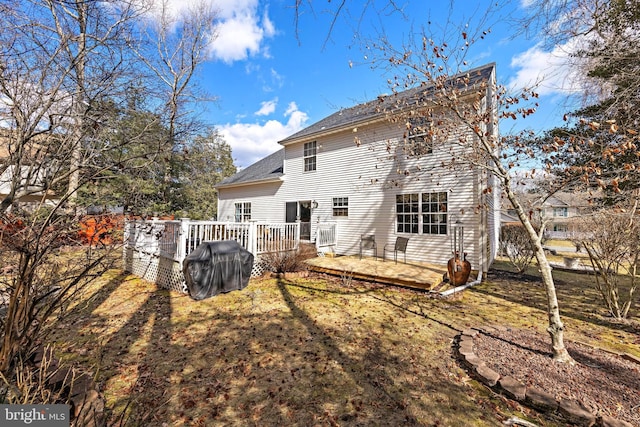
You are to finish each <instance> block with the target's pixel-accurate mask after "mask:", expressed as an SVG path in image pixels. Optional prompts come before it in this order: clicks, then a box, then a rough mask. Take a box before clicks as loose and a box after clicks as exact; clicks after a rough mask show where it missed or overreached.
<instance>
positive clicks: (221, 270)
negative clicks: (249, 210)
mask: <svg viewBox="0 0 640 427" xmlns="http://www.w3.org/2000/svg"><path fill="white" fill-rule="evenodd" d="M252 268H253V254H252V253H251V252H249V251H247V250H246V249H245V248H243V247H242V246H240V244H239V243H238V242H236V241H235V240H222V241H219V242H204V243H201V244H200V245H199V246H198V247H197V248H196V250H195V251H193V252H191V253H190V254H189V255H188V256H187V257H186V258H185V260H184V262H183V263H182V272H183V273H184V278H185V281H186V282H187V289H188V290H189V296H190V297H191V298H193V299H194V300H201V299H205V298H209V297H212V296H215V295H218V294H219V293H221V292H229V291H236V290H240V289H243V288H245V287H246V286H247V284H248V283H249V278H250V277H251V269H252Z"/></svg>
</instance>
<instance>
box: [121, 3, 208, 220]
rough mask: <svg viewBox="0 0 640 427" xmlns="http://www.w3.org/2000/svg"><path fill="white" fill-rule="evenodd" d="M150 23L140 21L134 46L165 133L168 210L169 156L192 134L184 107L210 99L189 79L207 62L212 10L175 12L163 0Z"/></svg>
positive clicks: (204, 6)
mask: <svg viewBox="0 0 640 427" xmlns="http://www.w3.org/2000/svg"><path fill="white" fill-rule="evenodd" d="M154 14H155V15H157V16H156V17H155V19H150V20H147V21H146V25H145V26H144V27H143V29H142V31H140V33H139V38H138V39H137V40H134V41H133V42H132V43H131V45H132V46H135V53H136V55H137V56H138V58H139V59H140V60H141V61H142V62H143V63H144V64H145V65H146V66H147V68H148V70H149V72H150V73H151V75H152V76H153V77H154V81H155V84H154V85H153V86H152V91H153V93H154V94H155V96H156V99H157V100H158V103H159V105H161V110H162V111H161V112H160V115H161V117H163V121H164V126H165V127H166V128H167V130H168V139H169V140H168V141H167V146H168V147H169V149H168V152H167V153H166V155H165V158H164V159H163V160H164V162H165V184H166V186H165V187H166V191H167V194H165V202H166V203H167V205H168V207H169V209H171V210H177V209H179V208H180V206H176V205H175V203H176V201H175V200H172V199H173V197H172V196H173V195H172V194H170V193H171V185H170V183H171V182H174V181H175V178H176V177H177V175H178V172H177V171H175V170H174V168H175V158H174V153H175V152H176V151H179V150H182V149H183V148H184V143H185V141H187V140H188V139H189V138H190V137H191V136H193V135H194V134H195V132H196V131H197V130H198V123H197V122H195V121H193V118H194V114H193V111H190V110H189V108H190V106H191V105H193V104H194V103H195V102H197V101H205V100H206V101H211V100H213V99H212V98H208V97H207V95H206V94H205V93H204V92H203V91H202V90H199V89H198V88H197V87H196V86H195V85H194V81H193V77H194V75H195V73H196V71H197V69H198V68H199V66H200V65H201V64H202V63H203V62H204V61H205V60H206V59H207V55H208V50H207V47H208V45H209V44H210V43H212V42H213V41H214V40H215V38H216V33H215V31H214V28H215V25H214V23H215V20H216V18H217V15H218V13H217V11H216V10H215V9H214V8H213V7H212V6H211V4H210V3H209V2H206V1H204V0H200V1H198V2H194V3H190V5H189V7H187V8H186V9H184V10H182V12H181V13H177V12H175V11H173V10H172V9H171V8H170V7H169V1H168V0H162V1H160V2H158V3H157V5H156V8H155V9H154Z"/></svg>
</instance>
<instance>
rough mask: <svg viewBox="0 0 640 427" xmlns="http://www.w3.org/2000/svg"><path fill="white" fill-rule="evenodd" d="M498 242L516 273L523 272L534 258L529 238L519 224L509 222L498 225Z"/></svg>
mask: <svg viewBox="0 0 640 427" xmlns="http://www.w3.org/2000/svg"><path fill="white" fill-rule="evenodd" d="M500 243H501V245H502V248H503V251H504V252H505V253H506V255H507V257H508V258H509V261H510V262H511V264H513V266H514V267H516V269H517V272H518V274H523V273H524V272H525V271H527V268H528V267H529V266H530V265H531V262H532V261H533V259H534V258H535V252H534V251H533V248H532V247H531V238H530V237H529V234H528V233H527V231H526V230H525V229H524V227H522V226H521V225H520V224H509V225H503V226H502V227H500Z"/></svg>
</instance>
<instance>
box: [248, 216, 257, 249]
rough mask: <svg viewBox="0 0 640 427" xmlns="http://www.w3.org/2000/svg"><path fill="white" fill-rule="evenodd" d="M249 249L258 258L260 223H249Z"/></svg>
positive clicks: (252, 221) (253, 221)
mask: <svg viewBox="0 0 640 427" xmlns="http://www.w3.org/2000/svg"><path fill="white" fill-rule="evenodd" d="M248 238H249V247H248V248H247V249H248V250H249V252H251V253H252V254H253V255H254V256H256V257H257V256H258V222H257V221H255V220H251V221H249V235H248Z"/></svg>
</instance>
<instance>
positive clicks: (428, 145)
mask: <svg viewBox="0 0 640 427" xmlns="http://www.w3.org/2000/svg"><path fill="white" fill-rule="evenodd" d="M407 126H408V128H409V131H408V132H407V135H406V136H407V144H406V146H405V152H406V154H407V155H409V156H423V155H425V154H429V153H431V152H433V130H432V128H431V126H432V123H431V121H430V120H429V119H428V118H427V117H424V116H417V117H411V118H410V119H409V121H408V123H407Z"/></svg>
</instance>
